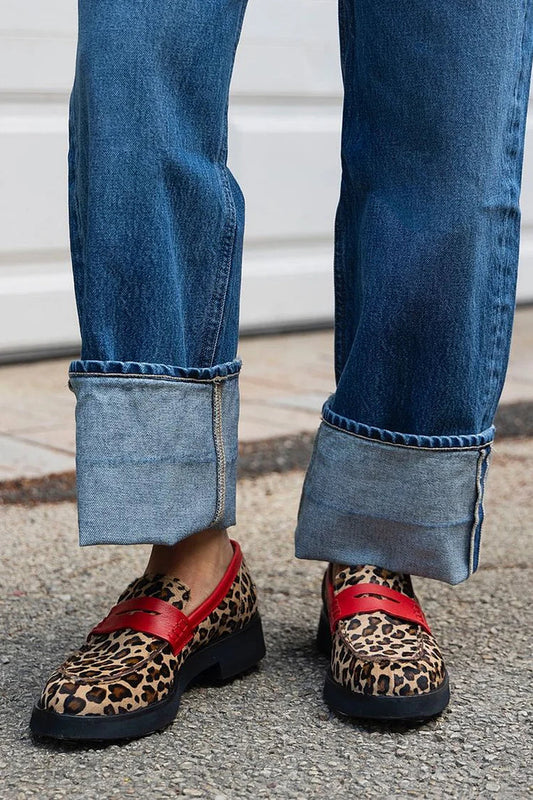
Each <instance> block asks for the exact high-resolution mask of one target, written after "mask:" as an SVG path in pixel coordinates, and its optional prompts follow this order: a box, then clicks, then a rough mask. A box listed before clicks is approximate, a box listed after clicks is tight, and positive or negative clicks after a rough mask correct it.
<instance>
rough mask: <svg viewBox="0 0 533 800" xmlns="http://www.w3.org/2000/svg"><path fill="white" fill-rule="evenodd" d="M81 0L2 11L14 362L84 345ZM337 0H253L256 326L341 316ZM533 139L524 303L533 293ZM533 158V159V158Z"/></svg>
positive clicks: (246, 129)
mask: <svg viewBox="0 0 533 800" xmlns="http://www.w3.org/2000/svg"><path fill="white" fill-rule="evenodd" d="M76 17H77V13H76V2H75V0H46V2H43V0H3V3H2V12H1V14H0V358H1V357H2V356H4V357H5V356H6V354H8V353H9V354H14V353H21V354H22V353H29V352H41V351H43V352H45V351H49V352H52V351H57V350H58V349H61V348H68V347H76V346H77V344H78V329H77V322H76V311H75V303H74V297H73V288H72V277H71V273H70V262H69V254H68V220H67V196H66V154H67V104H68V95H69V92H70V88H71V85H72V80H73V71H74V57H75V44H76V42H75V34H76ZM337 36H338V34H337V10H336V3H335V2H332V0H291V2H287V0H250V2H249V6H248V10H247V13H246V16H245V22H244V27H243V33H242V39H241V43H240V46H239V49H238V52H237V59H236V64H235V71H234V77H233V84H232V102H231V111H230V166H231V168H232V170H233V172H234V173H235V175H236V177H237V179H238V180H239V182H240V184H241V186H242V188H243V191H244V193H245V196H246V209H247V228H246V236H245V245H246V246H245V258H244V265H243V286H242V313H241V320H242V328H243V330H247V329H248V330H250V329H254V330H257V329H261V328H268V327H269V326H270V327H272V326H276V327H287V326H294V325H298V324H300V325H302V324H305V325H307V324H316V323H323V322H327V321H328V320H329V321H331V320H332V313H333V281H332V231H333V218H334V212H335V206H336V202H337V197H338V187H339V177H340V175H339V129H340V109H341V81H340V70H339V56H338V41H337ZM531 139H533V133H532V126H531V125H530V127H529V129H528V145H527V150H526V163H525V167H524V180H523V198H522V217H523V238H522V256H521V265H520V272H519V299H521V300H526V299H531V300H533V188H532V187H533V180H532V179H533V163H532V162H533V143H532V142H531ZM530 154H532V155H530Z"/></svg>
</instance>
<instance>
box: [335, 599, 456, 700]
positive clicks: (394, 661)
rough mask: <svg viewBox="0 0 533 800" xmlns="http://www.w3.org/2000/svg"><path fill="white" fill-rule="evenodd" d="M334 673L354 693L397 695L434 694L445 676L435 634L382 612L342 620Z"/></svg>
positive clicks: (338, 635)
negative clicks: (432, 634) (432, 692)
mask: <svg viewBox="0 0 533 800" xmlns="http://www.w3.org/2000/svg"><path fill="white" fill-rule="evenodd" d="M331 671H332V675H333V679H334V680H335V681H336V682H337V683H339V684H341V685H342V686H344V687H345V688H347V689H348V690H349V691H351V692H356V693H361V694H366V695H379V696H383V695H386V696H399V697H402V696H407V695H417V694H424V693H427V692H431V691H433V690H434V689H437V688H439V686H441V685H442V683H443V681H444V679H445V675H446V671H445V667H444V662H443V658H442V655H441V653H440V650H439V648H438V645H437V643H436V641H435V639H434V638H433V636H431V635H430V634H428V633H427V632H426V631H424V630H422V629H421V628H419V627H418V626H416V625H411V624H409V623H403V622H400V621H398V620H394V619H393V618H391V617H388V616H387V615H386V614H381V613H379V614H375V615H372V616H368V615H358V616H357V617H353V618H352V619H349V620H346V621H343V622H341V623H340V625H339V626H338V628H337V631H336V633H335V636H334V637H333V642H332V653H331Z"/></svg>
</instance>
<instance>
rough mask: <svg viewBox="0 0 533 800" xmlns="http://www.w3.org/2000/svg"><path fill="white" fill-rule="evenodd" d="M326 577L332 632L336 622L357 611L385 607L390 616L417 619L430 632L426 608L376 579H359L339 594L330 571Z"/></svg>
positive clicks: (361, 611)
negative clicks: (367, 581)
mask: <svg viewBox="0 0 533 800" xmlns="http://www.w3.org/2000/svg"><path fill="white" fill-rule="evenodd" d="M326 581H327V601H328V615H329V622H330V625H331V630H332V632H333V631H334V630H335V626H336V625H337V622H339V620H341V619H346V618H347V617H352V616H353V615H354V614H371V613H374V612H376V611H384V612H385V613H386V614H388V615H389V616H391V617H397V618H398V619H401V620H404V621H405V622H414V623H416V624H417V625H420V627H422V628H423V629H424V630H425V631H427V632H428V633H431V631H430V628H429V625H428V623H427V621H426V618H425V616H424V612H423V611H422V609H421V608H420V606H419V605H418V603H417V602H416V600H413V599H412V598H411V597H407V596H406V595H405V594H402V593H401V592H397V591H395V590H394V589H389V588H388V587H387V586H379V584H375V583H358V584H356V585H355V586H348V587H347V588H346V589H343V590H342V591H341V592H339V593H338V594H337V595H336V594H335V592H334V590H333V585H332V583H331V578H330V576H329V572H328V575H327V578H326Z"/></svg>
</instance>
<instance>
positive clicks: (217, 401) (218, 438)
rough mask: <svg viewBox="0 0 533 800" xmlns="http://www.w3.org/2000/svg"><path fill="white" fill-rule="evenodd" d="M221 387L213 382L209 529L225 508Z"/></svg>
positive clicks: (216, 381)
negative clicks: (212, 502) (212, 499)
mask: <svg viewBox="0 0 533 800" xmlns="http://www.w3.org/2000/svg"><path fill="white" fill-rule="evenodd" d="M222 386H223V382H222V381H221V380H218V379H215V380H214V381H213V389H212V406H211V407H212V426H213V442H214V446H215V458H216V504H215V513H214V516H213V519H212V521H211V524H210V526H209V527H212V528H213V527H216V526H217V525H218V524H219V523H220V522H221V520H222V519H223V518H224V512H225V506H226V452H225V448H224V431H223V427H222Z"/></svg>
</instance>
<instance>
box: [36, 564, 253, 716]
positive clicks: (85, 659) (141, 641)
mask: <svg viewBox="0 0 533 800" xmlns="http://www.w3.org/2000/svg"><path fill="white" fill-rule="evenodd" d="M139 597H154V598H158V599H160V600H164V601H166V602H168V603H170V604H171V605H172V606H174V607H175V608H177V609H179V610H180V611H183V612H184V613H187V605H188V603H189V601H190V591H189V589H188V587H187V586H185V584H183V583H182V582H181V581H179V580H178V579H177V578H173V577H168V576H164V575H143V576H142V577H140V578H138V579H136V580H134V581H133V582H132V583H131V584H130V585H129V586H128V587H127V589H126V590H125V591H124V592H123V593H122V595H121V596H120V598H119V600H118V603H121V602H123V601H125V600H130V599H133V598H139ZM256 612H257V596H256V589H255V586H254V583H253V581H252V578H251V576H250V573H249V571H248V569H247V567H246V565H245V563H244V561H243V562H242V563H241V566H240V568H239V570H238V572H237V574H236V577H235V579H234V580H233V583H232V584H231V586H230V589H229V591H228V593H227V594H226V596H225V597H224V599H223V600H222V601H221V602H220V603H219V605H218V606H217V607H216V608H215V609H214V611H212V612H211V613H210V614H209V615H208V616H207V618H206V619H204V620H203V621H202V622H201V623H200V624H199V625H198V627H197V628H196V629H195V632H194V635H193V637H192V639H191V640H190V641H189V642H188V643H187V644H186V645H185V647H183V649H182V650H180V651H179V652H178V653H177V654H174V652H173V649H172V647H171V645H170V644H169V642H168V641H165V640H163V639H160V638H156V637H155V636H153V635H151V634H148V633H143V632H140V631H135V630H132V629H128V628H123V629H121V630H115V631H112V632H111V633H102V634H90V635H89V637H88V638H87V641H86V642H85V644H83V645H82V647H81V648H80V649H79V650H76V652H74V653H72V654H71V655H70V656H69V657H68V658H67V659H66V661H64V663H63V664H61V666H60V667H58V669H57V670H56V671H55V672H54V673H53V675H52V676H51V677H50V679H49V680H48V682H47V684H46V686H45V688H44V691H43V693H42V695H41V698H40V701H39V706H40V708H41V709H45V710H50V711H55V712H57V713H59V714H74V715H79V716H93V715H98V716H102V715H107V716H113V715H116V714H125V713H128V712H131V711H135V710H137V709H140V708H146V707H148V706H150V705H151V704H153V703H156V702H157V701H159V700H162V699H163V698H165V697H166V696H167V695H168V693H169V692H170V690H171V688H172V685H173V682H174V678H175V675H176V672H177V671H178V670H179V669H180V667H181V665H182V664H183V663H184V661H185V660H186V659H187V658H188V657H189V656H190V655H191V654H192V653H194V652H195V651H197V650H198V649H199V648H202V647H204V646H205V645H206V644H207V643H208V642H211V641H212V640H214V639H217V638H220V637H223V636H225V635H227V634H231V633H235V632H236V631H238V630H241V629H243V628H245V627H246V625H247V624H248V623H249V622H250V621H251V620H252V619H253V617H254V616H255V615H256Z"/></svg>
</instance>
